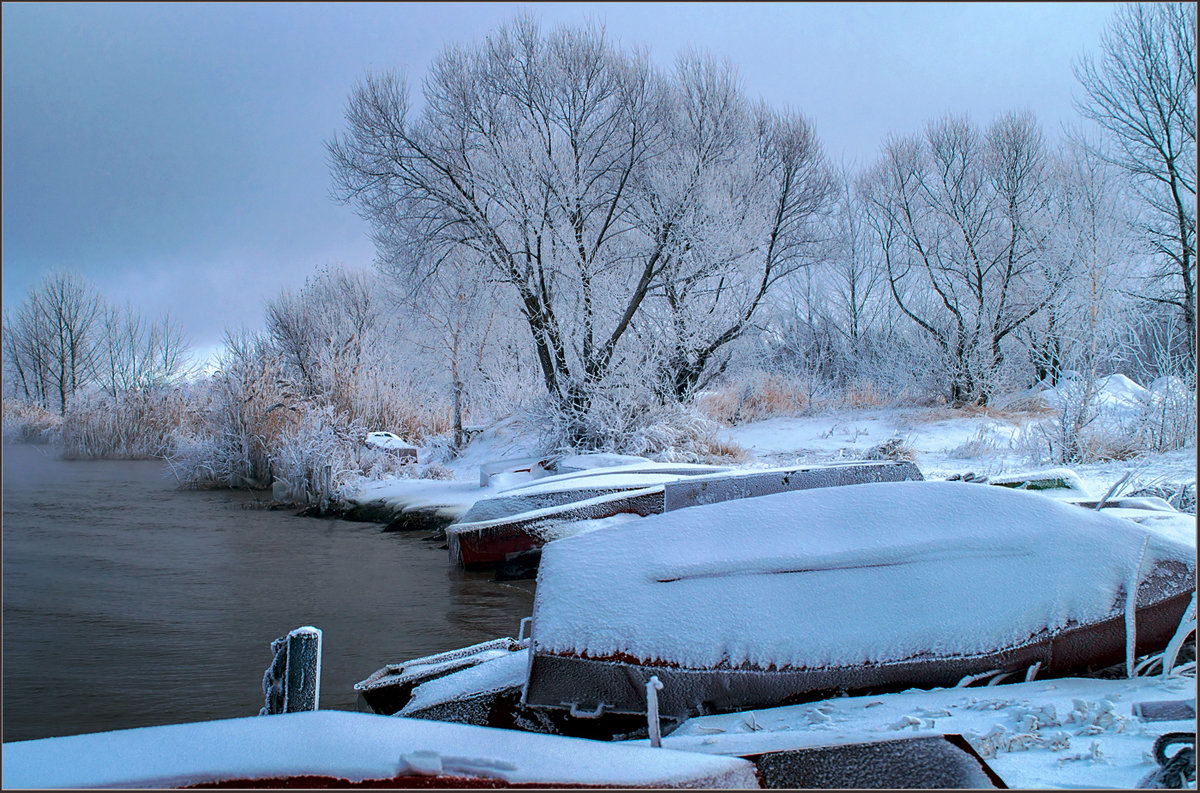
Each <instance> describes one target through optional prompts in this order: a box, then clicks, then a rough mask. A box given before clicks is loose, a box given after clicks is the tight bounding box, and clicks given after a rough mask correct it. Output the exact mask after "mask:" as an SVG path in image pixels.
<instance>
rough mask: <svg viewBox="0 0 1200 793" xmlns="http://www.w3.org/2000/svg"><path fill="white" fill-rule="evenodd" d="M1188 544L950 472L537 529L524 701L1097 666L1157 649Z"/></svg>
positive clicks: (814, 693) (676, 702) (639, 699)
mask: <svg viewBox="0 0 1200 793" xmlns="http://www.w3.org/2000/svg"><path fill="white" fill-rule="evenodd" d="M1195 554H1196V547H1195V537H1194V534H1193V536H1192V537H1191V538H1190V542H1189V541H1188V540H1187V539H1185V538H1183V537H1181V536H1180V534H1179V533H1178V532H1175V531H1164V530H1160V529H1159V528H1158V527H1156V526H1155V525H1153V524H1149V525H1140V524H1137V523H1134V522H1132V521H1129V520H1124V519H1120V518H1116V517H1112V516H1110V515H1106V514H1104V513H1103V512H1097V511H1095V510H1086V509H1082V508H1080V507H1078V506H1075V505H1072V504H1067V503H1062V502H1058V501H1055V500H1053V499H1048V498H1045V497H1043V496H1040V495H1037V494H1033V493H1027V492H1014V491H1011V490H1008V489H1005V488H999V487H980V486H972V485H963V484H959V483H951V482H889V483H879V484H866V485H860V486H854V487H832V488H823V489H814V490H807V491H802V492H788V493H779V494H775V495H767V496H762V497H760V498H754V499H745V500H731V501H726V502H724V503H717V504H710V505H706V506H702V507H699V508H695V509H685V510H679V511H675V512H666V513H664V514H661V515H654V516H650V517H647V518H645V519H642V520H638V521H633V522H630V523H629V524H627V525H623V526H615V527H613V528H611V529H609V530H607V531H601V532H592V533H588V534H583V535H579V536H575V537H569V538H566V539H563V540H561V541H558V542H554V543H551V544H549V545H547V546H546V548H545V549H544V552H543V557H542V560H541V567H540V570H539V574H538V585H537V592H536V598H535V603H534V610H533V623H532V631H531V633H532V648H531V659H530V667H529V671H528V675H527V679H526V681H525V683H524V688H523V692H522V698H521V702H522V704H523V705H524V706H528V707H536V708H541V709H546V710H550V711H569V712H574V713H576V714H577V715H587V716H599V715H601V714H610V713H612V714H639V713H646V711H647V707H648V705H647V689H646V684H647V682H648V681H649V680H650V678H651V676H656V677H657V678H658V679H659V681H660V682H661V683H662V684H663V688H662V690H661V691H659V692H658V694H657V703H658V704H657V707H658V709H659V712H660V713H661V714H662V715H663V716H664V717H667V718H672V719H676V720H678V719H684V718H687V717H690V716H694V715H696V714H701V713H714V712H725V711H737V710H744V709H747V708H753V707H765V706H772V705H780V704H786V703H788V702H793V701H806V700H813V699H818V698H820V697H821V696H823V695H825V694H828V693H830V692H836V691H870V690H891V689H899V688H907V687H913V686H917V687H924V688H930V687H937V686H953V685H955V684H956V683H958V682H960V681H962V680H963V679H967V678H970V677H972V676H976V675H990V674H995V673H1006V672H1007V673H1012V674H1015V675H1021V676H1027V677H1029V678H1032V677H1033V676H1036V675H1040V676H1061V675H1064V674H1068V673H1073V672H1077V671H1080V670H1087V669H1089V668H1096V667H1101V666H1108V665H1111V664H1114V663H1117V662H1120V661H1121V660H1122V659H1124V658H1126V657H1127V655H1128V656H1131V655H1132V654H1133V653H1137V654H1142V653H1146V652H1153V651H1155V650H1160V649H1162V648H1163V647H1164V646H1166V644H1167V642H1168V641H1169V640H1170V639H1171V637H1172V635H1173V633H1174V632H1175V630H1176V628H1177V626H1178V624H1179V622H1180V618H1181V616H1182V615H1183V614H1184V611H1185V609H1186V607H1187V605H1188V602H1189V600H1190V599H1191V598H1192V597H1194V593H1195V586H1196V584H1195ZM1131 636H1132V637H1134V638H1133V640H1132V641H1128V642H1127V639H1128V638H1129V637H1131ZM1127 645H1128V646H1127Z"/></svg>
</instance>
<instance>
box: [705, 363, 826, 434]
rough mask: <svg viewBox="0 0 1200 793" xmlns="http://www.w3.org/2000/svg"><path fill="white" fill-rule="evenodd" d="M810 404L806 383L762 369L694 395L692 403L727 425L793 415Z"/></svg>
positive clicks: (707, 414) (715, 419)
mask: <svg viewBox="0 0 1200 793" xmlns="http://www.w3.org/2000/svg"><path fill="white" fill-rule="evenodd" d="M812 404H813V399H812V394H811V392H810V391H809V389H808V387H807V385H805V384H803V383H797V382H795V381H792V380H788V379H787V378H785V377H782V376H781V375H777V374H767V373H764V372H756V373H754V374H753V375H751V376H750V377H749V378H747V379H746V380H745V381H744V382H742V383H731V384H729V385H727V386H725V387H724V388H721V389H719V390H711V391H707V392H705V393H703V394H701V395H700V396H698V397H697V398H696V407H697V409H698V410H699V411H700V412H701V413H703V414H704V415H705V416H707V417H708V418H710V419H712V420H713V421H719V422H721V423H722V424H726V425H728V426H731V427H733V426H737V425H738V424H745V423H748V422H751V421H760V420H762V419H766V418H770V417H772V416H792V415H796V414H797V413H802V412H804V411H805V410H808V409H809V408H810V407H811V406H812Z"/></svg>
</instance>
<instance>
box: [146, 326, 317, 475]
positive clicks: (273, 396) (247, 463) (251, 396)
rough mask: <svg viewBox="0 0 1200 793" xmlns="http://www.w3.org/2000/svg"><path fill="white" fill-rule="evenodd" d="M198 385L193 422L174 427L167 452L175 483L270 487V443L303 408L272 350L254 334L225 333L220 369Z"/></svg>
mask: <svg viewBox="0 0 1200 793" xmlns="http://www.w3.org/2000/svg"><path fill="white" fill-rule="evenodd" d="M204 390H205V391H206V392H207V405H204V406H203V407H202V408H201V409H202V417H201V420H200V421H199V422H198V426H197V427H196V428H194V429H188V428H185V429H183V430H182V431H181V432H180V434H179V436H178V437H177V438H176V439H175V444H174V446H175V449H174V451H173V452H172V454H171V455H170V456H169V457H168V458H167V459H168V462H169V463H170V464H171V468H172V470H173V471H174V473H175V476H176V477H177V478H178V479H179V482H180V484H181V485H182V486H184V487H199V488H204V487H232V488H251V489H262V488H266V487H270V486H271V481H272V476H271V456H270V449H271V447H272V446H273V445H274V442H275V439H276V438H277V437H278V436H279V435H280V434H281V433H282V432H283V431H284V430H286V429H288V428H290V427H293V426H294V425H295V424H296V423H297V422H298V421H299V418H300V414H301V413H302V412H303V409H302V406H301V404H300V402H301V400H300V397H299V396H298V395H297V394H296V393H295V392H294V391H293V390H292V389H291V388H290V386H289V383H288V382H287V380H286V379H284V378H283V376H282V367H281V363H280V359H279V356H278V354H277V353H276V352H274V351H273V350H271V349H270V348H269V346H268V345H266V344H265V343H264V341H263V340H262V339H260V338H255V337H253V336H249V335H242V336H239V337H234V336H229V337H227V339H226V347H225V352H224V354H223V356H222V359H221V361H220V369H219V370H218V371H217V372H216V373H215V374H214V375H213V376H212V377H210V378H209V379H208V381H207V383H206V384H205V388H204Z"/></svg>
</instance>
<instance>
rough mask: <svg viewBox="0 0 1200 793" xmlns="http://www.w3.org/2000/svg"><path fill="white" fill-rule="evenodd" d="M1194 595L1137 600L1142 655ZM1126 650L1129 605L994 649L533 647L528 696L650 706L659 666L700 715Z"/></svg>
mask: <svg viewBox="0 0 1200 793" xmlns="http://www.w3.org/2000/svg"><path fill="white" fill-rule="evenodd" d="M1181 572H1182V571H1181V570H1179V569H1178V568H1176V575H1170V574H1169V573H1168V574H1167V575H1166V576H1164V577H1163V578H1164V579H1166V578H1169V579H1177V578H1178V574H1179V573H1181ZM1172 589H1173V588H1172ZM1191 597H1192V593H1191V592H1190V591H1185V592H1178V593H1176V594H1174V595H1169V596H1166V597H1160V598H1159V599H1156V600H1153V601H1152V602H1151V603H1149V604H1147V605H1146V606H1141V607H1139V608H1138V609H1137V649H1136V652H1137V654H1138V655H1139V656H1140V655H1144V654H1147V653H1152V652H1157V651H1159V650H1162V648H1163V647H1165V646H1166V644H1167V642H1169V641H1170V640H1171V636H1172V635H1173V634H1174V631H1175V629H1176V628H1177V627H1178V625H1179V621H1180V618H1181V617H1182V616H1183V613H1184V610H1185V609H1186V608H1187V605H1188V602H1189V601H1190V600H1191ZM1124 658H1125V619H1124V615H1123V614H1122V615H1121V616H1118V617H1114V618H1112V619H1108V620H1104V621H1102V622H1097V623H1092V624H1089V625H1082V626H1077V627H1075V628H1071V629H1067V630H1063V631H1060V632H1057V633H1055V634H1052V635H1051V634H1047V635H1046V636H1044V637H1042V638H1041V639H1039V640H1037V641H1034V642H1031V643H1029V644H1025V645H1022V646H1020V647H1015V648H1005V649H1000V650H997V651H996V652H993V653H987V654H981V655H974V656H968V657H958V658H955V657H942V658H926V659H919V660H912V661H901V662H894V663H885V664H877V665H861V666H843V667H826V668H820V669H801V670H791V669H779V670H764V669H753V668H750V669H722V668H716V669H687V668H682V667H670V666H661V665H651V664H638V663H630V662H628V661H621V660H615V659H593V658H584V657H578V656H560V655H549V654H535V655H534V657H533V662H532V664H531V667H530V672H529V682H528V685H527V688H526V690H525V698H524V702H525V704H526V705H532V706H537V707H543V708H556V709H562V710H571V709H574V710H575V711H576V712H589V713H594V712H600V713H608V714H638V713H645V712H646V683H647V682H648V681H649V680H650V677H651V676H657V677H658V679H659V680H660V682H662V683H663V689H662V690H661V691H660V692H659V693H658V708H659V713H660V714H661V715H662V716H663V717H665V718H669V719H672V720H675V721H682V720H684V719H687V718H690V717H693V716H698V715H705V714H710V713H727V712H733V711H741V710H747V709H751V708H763V707H775V706H779V705H788V704H793V703H796V702H806V701H814V700H817V699H824V698H826V697H831V696H836V695H838V694H842V693H846V694H851V695H853V694H861V693H865V692H883V691H899V690H903V689H907V688H939V687H952V686H954V685H955V684H957V683H959V682H960V681H962V680H964V679H965V678H969V677H971V676H974V675H988V676H991V674H992V673H995V674H1003V673H1006V672H1007V673H1012V675H1013V676H1014V677H1015V679H1017V680H1020V679H1022V677H1023V676H1024V675H1025V674H1026V672H1027V671H1028V670H1029V669H1030V668H1031V667H1033V666H1034V665H1035V664H1037V665H1039V666H1038V669H1037V675H1038V676H1039V677H1058V676H1063V675H1069V674H1072V673H1083V672H1087V671H1091V670H1095V669H1099V668H1103V667H1107V666H1111V665H1112V664H1116V663H1119V662H1120V661H1122V660H1123V659H1124Z"/></svg>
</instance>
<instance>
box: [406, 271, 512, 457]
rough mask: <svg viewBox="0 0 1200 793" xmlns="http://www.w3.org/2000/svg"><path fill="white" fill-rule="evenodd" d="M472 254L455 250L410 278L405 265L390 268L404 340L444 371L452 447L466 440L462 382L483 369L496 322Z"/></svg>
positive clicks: (489, 286)
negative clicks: (404, 316)
mask: <svg viewBox="0 0 1200 793" xmlns="http://www.w3.org/2000/svg"><path fill="white" fill-rule="evenodd" d="M476 256H477V254H475V253H474V252H473V251H471V250H469V249H466V248H464V249H461V250H460V251H459V255H458V256H451V257H449V258H448V259H447V260H446V261H443V262H442V263H441V264H440V266H438V267H436V268H429V269H428V270H426V268H421V269H422V270H426V272H425V275H424V276H423V277H419V278H414V277H413V276H414V273H413V270H412V269H411V268H407V267H400V268H394V269H393V275H394V277H395V278H396V283H397V286H399V288H400V292H401V298H400V299H401V303H402V305H403V306H404V307H405V309H406V310H407V311H408V312H410V314H409V320H410V321H409V322H407V323H406V324H407V325H409V331H410V332H409V334H408V336H409V340H410V343H411V344H413V345H414V346H416V347H418V348H419V349H421V350H422V351H424V352H426V353H429V354H431V355H432V356H434V357H435V358H436V359H437V360H438V361H439V362H440V363H441V364H442V365H444V366H445V367H446V369H447V370H448V372H449V375H450V391H451V399H452V402H453V433H454V437H453V448H454V449H455V450H457V449H461V448H462V446H463V444H464V443H465V441H466V430H465V429H464V426H463V417H464V413H465V411H466V404H465V402H466V397H467V391H468V386H469V385H470V384H471V383H472V381H473V380H474V379H475V377H476V376H477V375H478V374H479V373H480V372H482V371H483V370H484V367H485V357H486V356H487V354H488V348H489V341H491V337H492V331H493V329H494V328H495V326H496V325H497V321H496V320H497V313H498V309H497V300H496V288H495V287H496V285H495V284H493V283H491V282H490V281H489V280H488V279H486V278H480V277H479V272H480V268H479V267H476V266H472V263H473V260H474V259H475V257H476Z"/></svg>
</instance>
